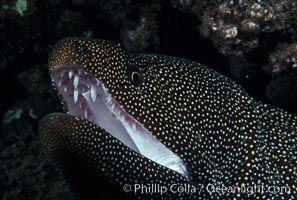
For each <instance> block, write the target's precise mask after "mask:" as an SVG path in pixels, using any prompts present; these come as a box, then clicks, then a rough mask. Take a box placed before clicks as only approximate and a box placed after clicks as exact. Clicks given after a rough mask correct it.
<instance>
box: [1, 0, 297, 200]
mask: <svg viewBox="0 0 297 200" xmlns="http://www.w3.org/2000/svg"><path fill="white" fill-rule="evenodd" d="M296 33H297V3H296V1H295V0H271V1H263V0H238V1H234V0H227V1H222V0H210V1H201V0H166V1H161V0H148V1H136V0H127V1H124V0H113V1H107V0H99V1H95V0H67V1H57V0H48V1H47V2H44V1H41V0H32V1H28V0H3V1H1V3H0V47H1V48H0V81H1V84H0V87H1V88H0V89H1V92H2V95H1V100H0V114H1V119H2V120H1V133H0V147H1V148H0V149H1V152H0V198H1V199H76V196H75V195H74V194H73V192H72V191H71V190H70V189H69V187H68V186H67V184H66V183H65V182H64V181H63V180H62V179H61V177H59V174H58V173H56V171H55V169H54V166H52V164H50V162H49V161H48V160H46V158H45V156H44V155H43V152H42V149H41V147H40V142H39V136H38V133H37V130H38V122H39V120H40V118H41V117H42V116H44V115H46V114H48V113H50V112H57V111H62V108H61V106H60V104H59V102H58V99H57V97H56V93H55V91H53V89H52V88H51V85H50V80H49V76H48V72H47V58H48V54H49V53H50V51H51V49H52V47H53V45H54V44H55V43H56V42H57V41H58V40H60V39H62V38H65V37H70V36H71V37H73V36H80V37H92V38H100V39H107V40H113V41H117V42H120V43H121V44H122V45H123V46H124V48H126V49H127V50H129V51H130V52H136V53H161V54H166V55H173V56H179V57H184V58H188V59H191V60H195V61H197V62H201V63H203V64H205V65H208V66H210V67H213V68H215V69H216V70H218V71H220V72H221V73H224V74H225V75H227V76H229V77H231V78H233V79H234V80H235V81H237V82H238V83H239V84H241V85H243V86H244V87H245V88H246V89H247V91H248V92H249V93H250V94H251V95H252V96H253V97H255V98H256V99H258V100H262V101H264V102H266V103H270V104H273V105H276V106H278V107H281V108H284V109H286V110H287V111H289V112H295V113H297V107H296V103H297V84H296V82H297V34H296Z"/></svg>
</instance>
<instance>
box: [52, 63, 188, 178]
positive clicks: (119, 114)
mask: <svg viewBox="0 0 297 200" xmlns="http://www.w3.org/2000/svg"><path fill="white" fill-rule="evenodd" d="M51 77H52V83H53V85H54V87H55V88H57V90H58V92H59V95H60V96H61V97H62V99H63V103H64V106H65V108H66V109H67V110H68V112H67V114H70V115H73V116H77V117H81V118H84V119H87V120H88V121H90V122H92V123H94V124H97V125H98V126H100V127H101V128H103V129H105V130H106V131H107V132H108V133H110V134H111V135H112V136H113V137H115V138H117V139H118V140H120V141H121V142H122V143H123V144H125V145H126V146H128V147H129V148H131V149H132V150H134V151H136V152H137V153H139V154H141V155H143V156H145V157H147V158H149V159H151V160H152V161H154V162H156V163H158V164H160V165H163V166H165V167H167V168H169V169H172V170H174V171H176V172H178V173H179V174H181V175H182V176H184V177H185V178H187V179H188V180H190V177H189V174H188V172H187V169H186V166H185V164H184V162H183V161H182V159H181V158H180V157H178V156H177V155H175V154H174V153H173V152H172V151H170V150H169V149H168V148H166V147H165V145H163V144H162V143H161V142H160V141H159V140H157V139H156V138H155V137H154V136H153V135H152V134H151V133H150V132H149V131H148V130H147V129H146V128H145V127H144V126H143V125H142V124H140V123H139V122H138V121H137V120H136V119H134V118H133V117H132V116H131V115H129V114H128V113H127V112H126V111H125V109H124V108H123V107H122V106H121V105H119V104H118V102H117V101H116V100H115V99H114V98H113V97H112V96H111V95H110V94H109V93H108V89H107V88H106V87H105V86H104V84H103V83H102V81H101V80H100V79H98V78H96V77H95V76H93V75H92V74H91V73H88V72H87V71H85V70H84V69H83V68H81V67H80V66H73V65H59V66H55V67H54V70H52V71H51Z"/></svg>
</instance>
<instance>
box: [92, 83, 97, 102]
mask: <svg viewBox="0 0 297 200" xmlns="http://www.w3.org/2000/svg"><path fill="white" fill-rule="evenodd" d="M91 98H92V100H93V102H96V98H97V92H96V86H95V85H93V84H92V85H91Z"/></svg>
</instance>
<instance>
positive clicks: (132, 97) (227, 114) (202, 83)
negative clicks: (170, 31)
mask: <svg viewBox="0 0 297 200" xmlns="http://www.w3.org/2000/svg"><path fill="white" fill-rule="evenodd" d="M49 72H50V76H51V79H52V83H53V86H54V87H55V88H56V89H57V91H58V94H59V96H60V98H61V101H62V103H63V105H64V108H65V110H66V111H67V114H62V113H54V114H50V115H48V116H46V117H45V118H44V119H43V120H42V121H41V124H40V133H41V140H42V144H43V146H44V148H45V151H46V153H47V155H48V156H49V157H50V158H51V159H52V160H54V162H55V163H56V164H57V166H58V167H59V169H61V171H62V173H63V175H64V176H65V178H66V179H67V180H69V182H71V183H73V182H76V183H80V186H79V187H76V188H80V187H82V186H84V185H90V186H88V187H86V188H87V189H88V190H89V191H88V192H93V193H96V192H95V191H100V190H102V188H100V187H101V186H100V185H98V184H100V183H101V182H104V183H106V184H108V185H110V187H112V189H114V190H115V191H117V192H119V193H118V194H121V195H123V194H126V195H127V197H128V198H140V199H145V198H163V199H176V198H182V199H231V198H237V199H296V197H297V189H296V185H297V171H296V170H297V164H296V163H297V159H296V154H297V153H296V152H297V149H296V138H297V137H296V133H297V128H296V122H297V117H296V115H294V114H290V113H288V112H285V111H283V110H281V109H278V108H275V107H273V106H270V105H267V104H264V103H261V102H259V101H256V100H254V99H253V98H252V97H250V96H249V95H248V94H247V92H246V91H245V90H244V89H243V88H242V87H240V86H239V85H237V84H236V83H235V82H233V81H232V80H230V79H228V78H227V77H225V76H223V75H221V74H219V73H217V72H216V71H214V70H212V69H210V68H208V67H206V66H203V65H201V64H199V63H196V62H192V61H188V60H185V59H180V58H175V57H168V56H161V55H149V54H131V53H128V52H126V51H125V50H124V49H123V48H122V47H121V46H120V45H118V44H115V43H112V42H109V41H104V40H92V39H85V38H67V39H64V40H62V41H60V42H58V43H57V45H56V46H55V49H54V51H53V52H52V54H51V55H50V59H49ZM86 177H88V178H86ZM91 179H93V181H97V182H96V183H95V184H90V180H91ZM74 185H75V184H74ZM76 185H77V184H76ZM99 186H100V187H99ZM127 187H128V189H127ZM139 187H141V189H139ZM145 187H146V188H145ZM255 187H257V188H255ZM180 188H181V190H178V191H177V189H180ZM163 189H164V190H163ZM165 189H166V192H164V191H165ZM232 189H233V190H232ZM236 189H237V190H236ZM127 190H128V191H127ZM161 190H162V191H163V193H162V192H161Z"/></svg>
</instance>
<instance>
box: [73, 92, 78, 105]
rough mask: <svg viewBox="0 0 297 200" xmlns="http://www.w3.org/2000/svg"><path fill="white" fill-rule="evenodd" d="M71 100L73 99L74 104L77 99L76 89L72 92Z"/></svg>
mask: <svg viewBox="0 0 297 200" xmlns="http://www.w3.org/2000/svg"><path fill="white" fill-rule="evenodd" d="M73 99H74V103H76V102H77V99H78V90H77V89H75V90H74V93H73Z"/></svg>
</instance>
